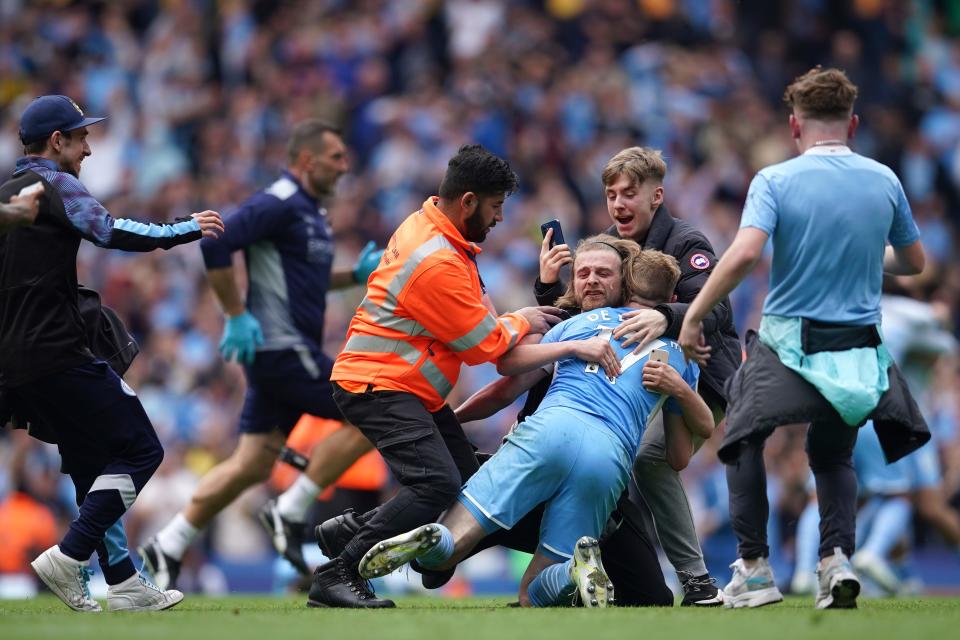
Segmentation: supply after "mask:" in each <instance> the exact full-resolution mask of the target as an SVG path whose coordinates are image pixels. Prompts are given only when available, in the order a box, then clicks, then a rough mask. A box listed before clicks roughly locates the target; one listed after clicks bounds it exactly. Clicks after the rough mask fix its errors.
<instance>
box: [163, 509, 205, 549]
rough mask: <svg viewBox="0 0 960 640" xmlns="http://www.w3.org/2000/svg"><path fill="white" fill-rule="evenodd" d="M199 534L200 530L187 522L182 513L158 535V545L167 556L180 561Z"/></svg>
mask: <svg viewBox="0 0 960 640" xmlns="http://www.w3.org/2000/svg"><path fill="white" fill-rule="evenodd" d="M198 533H200V530H199V529H197V528H196V527H195V526H193V525H192V524H190V523H189V522H187V519H186V518H184V517H183V514H182V513H178V514H177V515H175V516H174V517H173V520H171V521H170V522H169V523H167V526H165V527H164V528H163V529H161V530H160V531H159V532H158V533H157V544H158V545H160V549H161V550H162V551H163V552H164V553H165V554H167V555H168V556H170V557H171V558H173V559H174V560H180V559H181V558H183V554H184V553H185V552H186V550H187V547H189V546H190V543H191V542H193V539H194V538H196V537H197V534H198Z"/></svg>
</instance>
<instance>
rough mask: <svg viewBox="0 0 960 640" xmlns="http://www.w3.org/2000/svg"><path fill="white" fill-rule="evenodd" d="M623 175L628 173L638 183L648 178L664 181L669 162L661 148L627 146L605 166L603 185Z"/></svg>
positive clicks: (607, 185)
mask: <svg viewBox="0 0 960 640" xmlns="http://www.w3.org/2000/svg"><path fill="white" fill-rule="evenodd" d="M621 175H626V176H627V177H629V178H630V181H631V182H632V183H633V184H636V185H640V184H643V183H644V182H645V181H646V180H654V181H656V182H663V177H664V176H665V175H667V163H666V162H664V161H663V154H662V153H660V150H659V149H650V148H648V147H627V148H626V149H624V150H622V151H620V152H619V153H617V155H615V156H613V157H612V158H610V160H609V161H608V162H607V166H605V167H604V168H603V174H602V175H601V179H602V180H603V186H605V187H609V186H610V185H611V184H613V183H614V182H616V180H617V178H619V177H620V176H621Z"/></svg>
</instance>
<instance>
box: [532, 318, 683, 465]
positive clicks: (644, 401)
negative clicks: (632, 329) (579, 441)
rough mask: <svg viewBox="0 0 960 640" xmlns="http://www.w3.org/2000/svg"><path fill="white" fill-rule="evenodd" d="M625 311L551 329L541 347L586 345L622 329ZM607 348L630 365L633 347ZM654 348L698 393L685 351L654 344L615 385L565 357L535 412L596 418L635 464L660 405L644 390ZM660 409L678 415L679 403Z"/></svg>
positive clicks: (672, 344)
mask: <svg viewBox="0 0 960 640" xmlns="http://www.w3.org/2000/svg"><path fill="white" fill-rule="evenodd" d="M628 311H635V309H630V308H628V307H623V308H618V309H615V308H611V307H604V308H601V309H594V310H593V311H588V312H584V313H581V314H580V315H578V316H575V317H573V318H570V319H569V320H565V321H563V322H561V323H559V324H557V325H556V326H554V327H553V328H552V329H550V331H548V332H547V334H546V335H545V336H543V339H542V340H541V341H540V342H541V344H545V343H548V342H563V341H567V340H585V339H587V338H592V337H594V336H596V335H598V334H599V333H600V332H601V330H602V329H604V328H607V329H609V330H611V331H612V330H613V329H614V328H616V326H617V325H618V324H620V316H621V315H622V314H624V313H627V312H628ZM611 345H612V346H613V348H614V350H615V351H616V352H617V355H618V356H619V357H620V361H621V363H625V362H626V363H629V362H630V360H632V359H633V358H629V359H628V360H626V361H624V358H625V357H627V356H628V355H629V354H631V353H632V352H633V349H634V347H635V346H636V345H630V346H629V347H627V348H624V347H622V346H621V345H620V342H618V341H616V340H613V339H611ZM654 348H659V349H663V350H665V351H667V352H668V353H669V354H670V358H669V364H670V366H672V367H673V368H674V369H676V370H677V371H679V372H680V375H681V377H682V378H683V379H684V381H686V382H687V384H689V385H690V387H691V388H693V389H696V386H697V379H698V378H699V376H700V369H699V368H698V367H697V365H696V364H695V363H693V362H691V363H689V364H688V363H687V362H686V361H685V360H684V357H683V351H681V350H680V347H679V345H677V343H675V342H672V341H670V340H655V341H654V342H652V343H651V344H650V345H649V346H647V347H646V348H645V351H646V352H647V354H645V355H643V357H642V358H640V359H638V360H636V361H635V362H634V363H633V364H629V366H628V367H627V368H626V369H625V370H623V371H622V373H621V375H620V376H618V377H617V378H615V379H614V380H613V382H611V381H610V380H609V379H607V376H606V375H605V374H604V372H603V369H597V368H596V366H594V367H589V371H588V364H589V363H587V362H584V361H583V360H579V359H577V358H567V359H565V360H561V361H559V362H557V368H556V375H555V376H554V379H553V382H552V383H551V384H550V388H549V390H548V391H547V395H546V396H545V397H544V399H543V402H541V403H540V407H539V409H545V408H548V407H566V408H568V409H573V410H575V411H580V412H583V413H586V414H588V415H590V416H592V417H594V418H595V419H597V420H598V421H600V422H602V423H603V424H605V425H607V426H608V427H609V428H610V429H611V431H613V432H614V433H615V434H616V436H617V437H618V438H619V439H620V441H621V442H622V443H623V445H624V446H625V447H626V448H627V451H628V452H629V453H630V455H631V459H633V458H634V457H636V455H637V450H638V449H639V448H640V439H641V438H642V437H643V431H644V429H645V428H646V424H647V420H648V419H649V417H650V415H651V414H652V413H653V411H654V409H656V408H657V406H658V404H659V403H660V394H658V393H654V392H652V391H647V390H646V389H645V388H644V387H643V384H642V379H643V374H642V371H643V365H644V364H646V362H647V360H649V351H652V350H653V349H654ZM621 367H623V364H621ZM663 409H664V411H667V412H670V413H678V414H679V413H680V412H681V411H680V407H679V404H677V402H676V400H674V399H672V398H670V399H668V400H667V401H666V403H665V404H664V405H663Z"/></svg>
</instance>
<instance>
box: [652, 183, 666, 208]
mask: <svg viewBox="0 0 960 640" xmlns="http://www.w3.org/2000/svg"><path fill="white" fill-rule="evenodd" d="M650 204H652V205H653V207H654V208H656V207H659V206H660V205H661V204H663V185H660V186H659V187H657V188H656V189H654V190H653V202H651V203H650Z"/></svg>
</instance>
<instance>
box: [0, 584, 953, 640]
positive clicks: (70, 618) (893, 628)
mask: <svg viewBox="0 0 960 640" xmlns="http://www.w3.org/2000/svg"><path fill="white" fill-rule="evenodd" d="M509 601H510V600H509V599H508V598H499V599H482V598H465V599H461V600H448V599H440V598H400V599H398V601H397V604H398V608H397V609H394V610H387V611H357V610H342V609H307V608H306V607H305V606H304V602H305V599H304V598H303V597H281V598H276V597H269V596H261V597H240V596H238V597H228V598H206V597H203V596H195V595H188V596H187V599H186V600H184V602H183V603H181V604H180V605H178V606H177V607H176V608H175V609H173V610H171V611H166V612H156V613H109V612H104V613H100V614H80V613H74V612H72V611H70V610H68V609H67V608H66V607H65V606H64V605H63V604H62V603H61V602H60V601H59V600H57V599H55V598H54V597H52V596H41V597H39V598H36V599H34V600H10V601H0V638H3V639H4V640H21V639H24V640H26V639H31V640H34V639H38V638H55V639H58V640H61V639H69V640H82V639H86V638H89V639H91V640H113V639H114V638H116V639H122V640H131V639H136V640H141V639H143V640H149V639H152V638H156V639H158V640H159V639H162V640H190V639H193V638H201V639H203V640H246V639H248V638H249V639H251V640H291V639H293V638H311V639H331V640H332V639H336V640H341V639H356V640H367V639H370V640H407V639H410V640H413V639H416V640H433V639H434V638H438V639H440V638H442V639H444V640H446V639H448V638H449V639H450V640H506V639H512V638H518V639H522V640H533V639H536V638H545V639H550V640H556V639H558V638H577V639H584V638H589V640H606V639H608V638H609V639H610V640H614V639H617V640H623V639H625V638H649V639H653V638H664V637H670V638H676V637H689V638H704V639H706V640H726V639H727V638H730V639H731V640H751V639H753V638H756V639H758V640H793V639H797V638H823V637H827V634H829V635H830V636H831V637H839V638H847V639H849V640H856V639H859V638H866V639H868V640H887V639H890V640H904V639H905V638H910V639H911V640H914V639H922V638H949V637H956V636H955V635H954V634H955V633H956V632H957V629H958V628H960V598H910V599H893V600H863V601H861V603H860V609H858V610H856V611H816V610H814V609H813V601H812V599H808V598H787V600H786V601H785V602H783V603H781V604H777V605H772V606H769V607H763V608H760V609H754V610H736V611H734V610H729V609H728V610H724V609H698V610H693V609H691V608H680V607H674V608H672V609H630V608H622V609H618V608H614V609H609V610H606V611H596V610H592V611H587V610H583V609H566V608H563V609H560V608H555V609H540V610H529V609H524V610H520V609H511V608H507V607H506V604H507V602H509ZM678 634H679V636H678Z"/></svg>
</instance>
